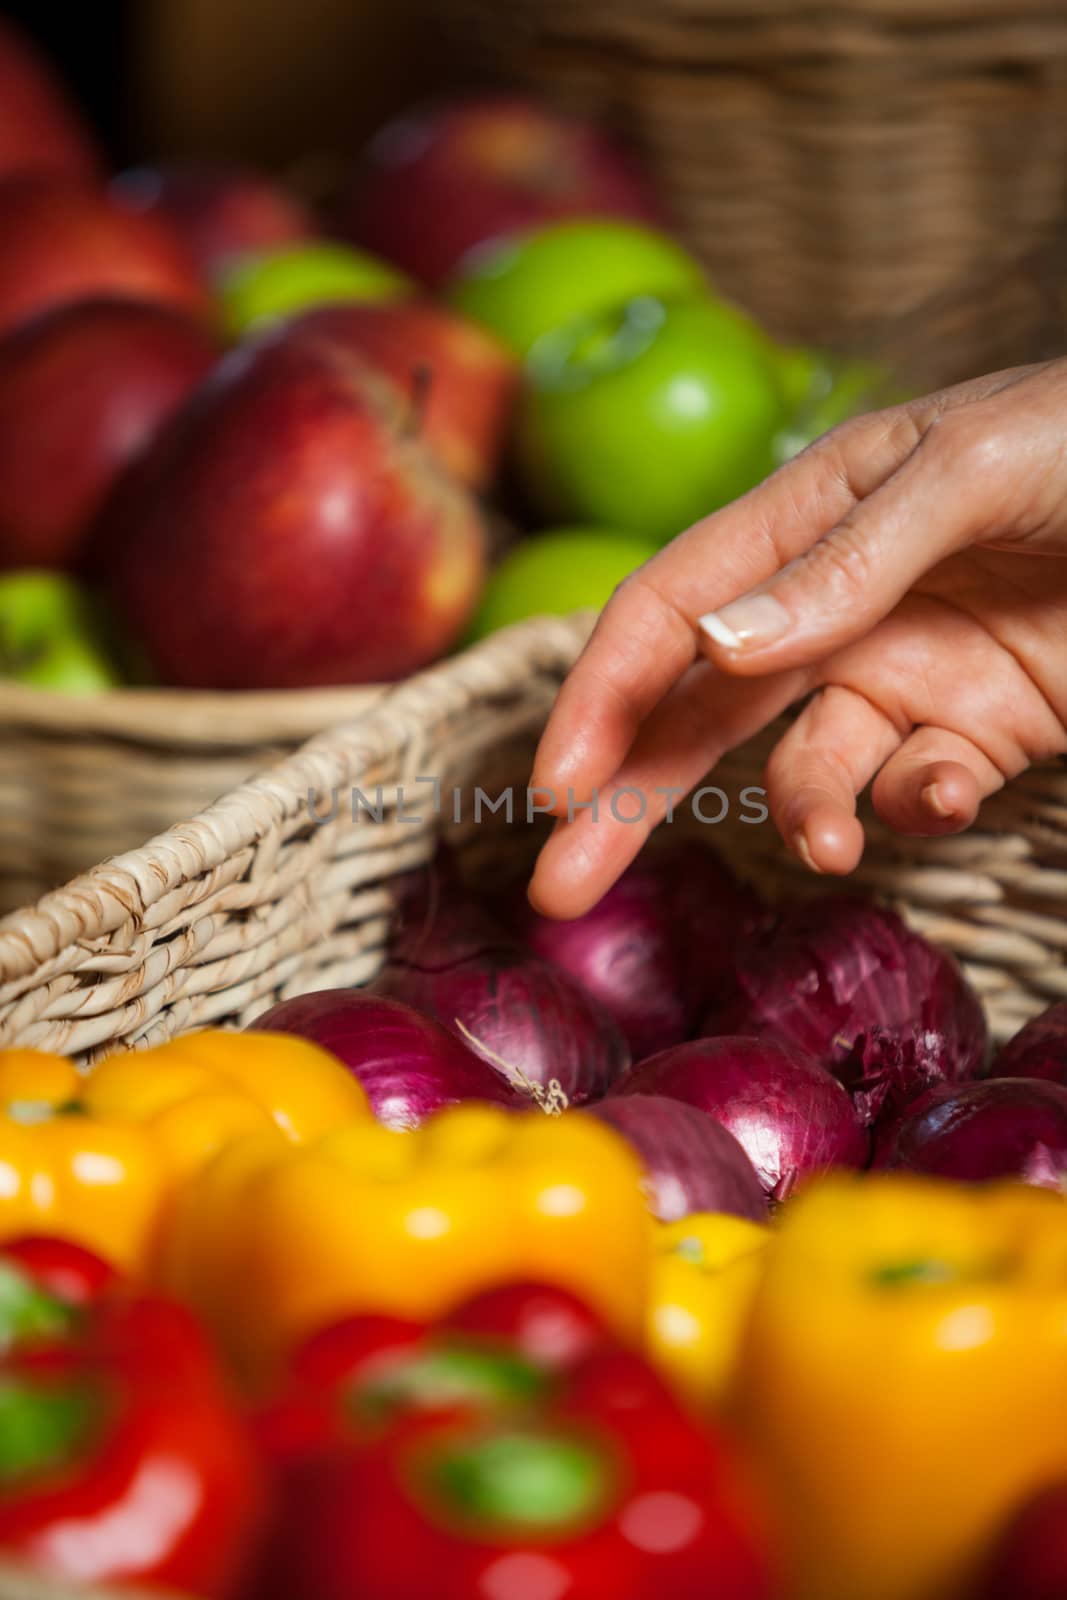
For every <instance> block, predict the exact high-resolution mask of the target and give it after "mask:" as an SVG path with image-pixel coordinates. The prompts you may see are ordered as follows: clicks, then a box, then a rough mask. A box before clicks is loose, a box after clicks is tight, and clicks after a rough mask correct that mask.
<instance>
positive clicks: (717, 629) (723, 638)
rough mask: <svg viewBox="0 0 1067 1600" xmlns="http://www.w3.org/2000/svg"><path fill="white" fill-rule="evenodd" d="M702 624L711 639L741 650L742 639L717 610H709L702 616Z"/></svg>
mask: <svg viewBox="0 0 1067 1600" xmlns="http://www.w3.org/2000/svg"><path fill="white" fill-rule="evenodd" d="M700 626H701V627H702V628H703V630H704V632H705V633H706V634H707V636H708V638H709V639H714V640H715V643H716V644H721V645H724V646H725V647H726V649H727V650H740V648H741V641H740V639H739V638H738V637H737V634H736V633H734V631H733V629H732V628H728V627H727V626H726V624H725V622H723V620H722V618H721V617H720V615H719V613H718V612H717V611H709V612H708V613H707V615H706V616H703V617H701V619H700Z"/></svg>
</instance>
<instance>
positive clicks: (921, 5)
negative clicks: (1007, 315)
mask: <svg viewBox="0 0 1067 1600" xmlns="http://www.w3.org/2000/svg"><path fill="white" fill-rule="evenodd" d="M427 4H428V6H429V7H430V15H431V16H432V20H434V21H435V23H436V24H437V25H439V26H444V28H445V29H446V31H448V32H449V33H450V34H452V35H454V36H455V38H456V40H457V41H458V42H460V43H462V46H463V48H464V50H465V51H466V52H467V54H468V57H470V56H472V55H473V57H474V58H475V59H476V60H477V61H478V63H479V65H480V67H481V69H482V70H483V71H484V72H486V73H487V74H488V75H489V76H490V77H491V78H492V79H494V80H496V81H498V82H512V83H516V82H517V83H519V84H520V85H524V86H527V87H531V88H534V89H536V90H540V91H545V92H547V93H548V94H550V95H551V96H552V97H553V98H555V99H557V100H562V101H563V102H564V103H565V104H569V105H571V106H573V107H574V108H575V109H578V110H582V111H586V112H591V113H593V114H595V115H597V116H600V117H604V118H606V119H608V120H609V121H614V122H616V123H617V124H618V126H619V127H620V129H621V130H622V131H623V132H624V133H625V134H627V135H628V136H630V137H631V138H632V139H633V140H634V141H635V143H636V144H637V146H638V147H639V149H640V150H641V152H642V153H643V155H644V156H645V158H646V160H647V162H648V164H649V167H650V170H651V173H652V176H653V178H654V179H655V180H656V182H657V183H658V185H659V188H660V190H661V192H662V194H663V195H664V197H665V199H666V201H667V203H668V206H669V208H670V210H671V211H672V213H673V215H674V217H675V219H676V221H677V223H678V225H679V226H680V228H681V230H682V232H683V234H684V235H686V236H687V237H688V239H689V241H690V242H691V244H692V245H693V246H694V247H695V248H696V249H697V250H698V251H699V252H700V254H701V255H702V256H703V258H704V260H705V261H706V263H707V265H708V267H709V269H710V271H711V273H712V274H713V276H714V278H715V280H716V282H717V283H718V284H719V286H720V287H721V289H722V290H723V291H724V292H725V293H727V294H729V295H731V296H733V297H735V298H737V299H738V300H739V301H741V302H742V303H743V304H745V305H747V306H748V307H749V308H750V309H751V310H752V311H754V312H755V313H756V314H757V315H758V316H760V317H761V318H762V319H763V320H764V321H765V322H766V323H767V324H768V326H769V327H770V328H771V329H772V330H773V331H775V332H777V333H779V334H781V335H784V336H789V337H794V338H799V339H815V340H824V341H830V342H837V341H844V342H849V341H852V340H854V339H855V338H856V337H857V336H861V337H862V336H865V335H866V333H867V331H868V330H869V329H870V328H871V327H877V326H879V325H886V324H891V323H892V322H893V321H894V320H895V319H897V318H899V317H900V316H902V315H907V314H908V313H910V312H912V311H914V310H915V308H917V307H919V306H921V305H923V304H924V303H925V302H926V301H927V300H928V299H929V298H931V297H936V296H937V295H939V294H941V293H942V292H943V291H945V290H952V289H954V288H955V287H956V286H958V285H960V284H961V283H964V282H966V281H968V280H969V279H970V278H972V277H973V276H974V275H975V274H981V273H984V272H986V271H988V270H989V269H990V267H991V265H993V264H996V263H1002V262H1009V261H1011V260H1013V259H1017V258H1018V257H1020V256H1021V255H1023V254H1025V253H1026V252H1027V251H1028V250H1029V249H1030V248H1031V247H1032V246H1033V245H1034V244H1035V243H1037V242H1038V241H1039V240H1040V239H1041V238H1042V236H1043V235H1044V232H1045V230H1046V229H1047V228H1048V227H1049V226H1050V225H1051V224H1054V223H1055V222H1056V220H1057V219H1058V218H1060V217H1061V216H1062V215H1063V212H1064V199H1065V181H1067V180H1065V174H1067V117H1065V116H1064V113H1063V107H1064V91H1065V89H1067V7H1064V6H1063V5H1062V4H1060V3H1059V0H1018V3H1013V0H837V3H836V4H829V5H827V4H823V5H814V4H811V3H810V0H808V3H805V0H581V4H577V3H575V0H510V3H509V4H507V5H500V4H499V3H498V0H427ZM977 334H980V329H979V330H976V335H977ZM1019 359H1027V357H1026V355H1025V353H1024V354H1022V355H1020V357H1019ZM976 361H977V366H978V367H980V366H981V365H982V364H983V362H982V355H981V349H980V338H979V352H978V354H977V357H976Z"/></svg>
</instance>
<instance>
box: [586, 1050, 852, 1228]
mask: <svg viewBox="0 0 1067 1600" xmlns="http://www.w3.org/2000/svg"><path fill="white" fill-rule="evenodd" d="M612 1093H613V1095H631V1094H641V1095H645V1094H654V1095H661V1094H662V1095H667V1096H669V1097H670V1098H671V1099H675V1100H684V1101H686V1102H687V1103H688V1104H689V1105H692V1106H697V1107H699V1109H700V1110H701V1111H705V1112H707V1113H708V1115H709V1116H712V1117H714V1118H715V1120H716V1122H721V1123H722V1125H723V1127H724V1128H727V1129H728V1130H729V1132H730V1133H732V1134H733V1136H734V1138H735V1139H736V1140H737V1142H738V1143H739V1144H740V1145H741V1148H742V1149H743V1150H744V1151H745V1153H746V1155H747V1156H748V1158H749V1160H750V1161H751V1163H752V1165H753V1166H754V1167H755V1169H756V1173H757V1176H758V1177H759V1180H760V1183H761V1184H762V1185H763V1188H764V1191H765V1192H766V1193H767V1194H769V1195H770V1196H771V1198H772V1199H775V1200H783V1199H785V1198H786V1197H787V1196H788V1195H789V1194H790V1193H791V1192H792V1190H793V1188H794V1187H795V1186H796V1184H797V1183H799V1182H800V1181H801V1180H802V1179H804V1178H807V1177H810V1175H811V1174H812V1173H814V1172H820V1171H822V1170H824V1169H825V1168H826V1167H834V1166H844V1167H861V1166H863V1165H864V1163H865V1162H866V1160H867V1154H868V1144H869V1141H868V1137H867V1134H866V1133H865V1131H864V1130H863V1128H862V1127H861V1126H860V1124H859V1120H858V1118H857V1115H856V1112H855V1109H854V1108H853V1105H852V1102H851V1100H850V1099H849V1096H848V1094H847V1093H846V1091H845V1090H844V1089H843V1088H842V1086H841V1084H839V1083H838V1082H837V1080H836V1079H835V1078H834V1077H833V1076H832V1075H831V1074H830V1073H829V1072H827V1071H826V1069H825V1067H822V1066H820V1065H819V1063H818V1061H816V1060H815V1058H814V1057H813V1056H809V1055H807V1054H806V1053H805V1052H804V1051H803V1050H799V1049H797V1048H796V1047H795V1046H794V1045H790V1044H786V1043H784V1042H782V1041H778V1040H771V1039H752V1038H722V1039H697V1040H695V1041H694V1042H693V1043H691V1044H680V1045H675V1047H674V1049H673V1050H664V1051H663V1052H662V1054H660V1055H658V1056H651V1057H650V1058H649V1059H648V1060H647V1061H643V1062H641V1064H640V1066H637V1067H634V1068H633V1070H632V1071H630V1072H628V1073H627V1074H626V1076H625V1077H624V1078H623V1079H622V1080H621V1081H620V1082H619V1083H618V1084H616V1086H615V1088H614V1090H613V1091H612Z"/></svg>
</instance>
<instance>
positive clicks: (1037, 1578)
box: [975, 1481, 1067, 1600]
mask: <svg viewBox="0 0 1067 1600" xmlns="http://www.w3.org/2000/svg"><path fill="white" fill-rule="evenodd" d="M1065 1595H1067V1481H1060V1482H1058V1483H1053V1484H1050V1485H1049V1486H1048V1487H1047V1488H1045V1489H1042V1490H1040V1491H1039V1492H1038V1493H1037V1494H1035V1495H1034V1497H1033V1498H1032V1499H1031V1500H1028V1501H1027V1502H1026V1504H1025V1505H1024V1506H1022V1508H1021V1509H1020V1510H1019V1512H1018V1513H1017V1514H1016V1516H1015V1517H1014V1518H1013V1519H1012V1521H1011V1522H1010V1523H1009V1525H1008V1527H1007V1528H1006V1529H1005V1530H1004V1532H1003V1533H1002V1534H1001V1536H1000V1538H999V1539H998V1541H997V1545H996V1548H995V1550H994V1552H993V1557H992V1560H991V1561H990V1563H989V1567H988V1570H987V1572H986V1575H985V1581H984V1583H983V1584H982V1586H981V1588H980V1589H979V1591H978V1593H977V1595H976V1596H975V1600H1064V1596H1065Z"/></svg>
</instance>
